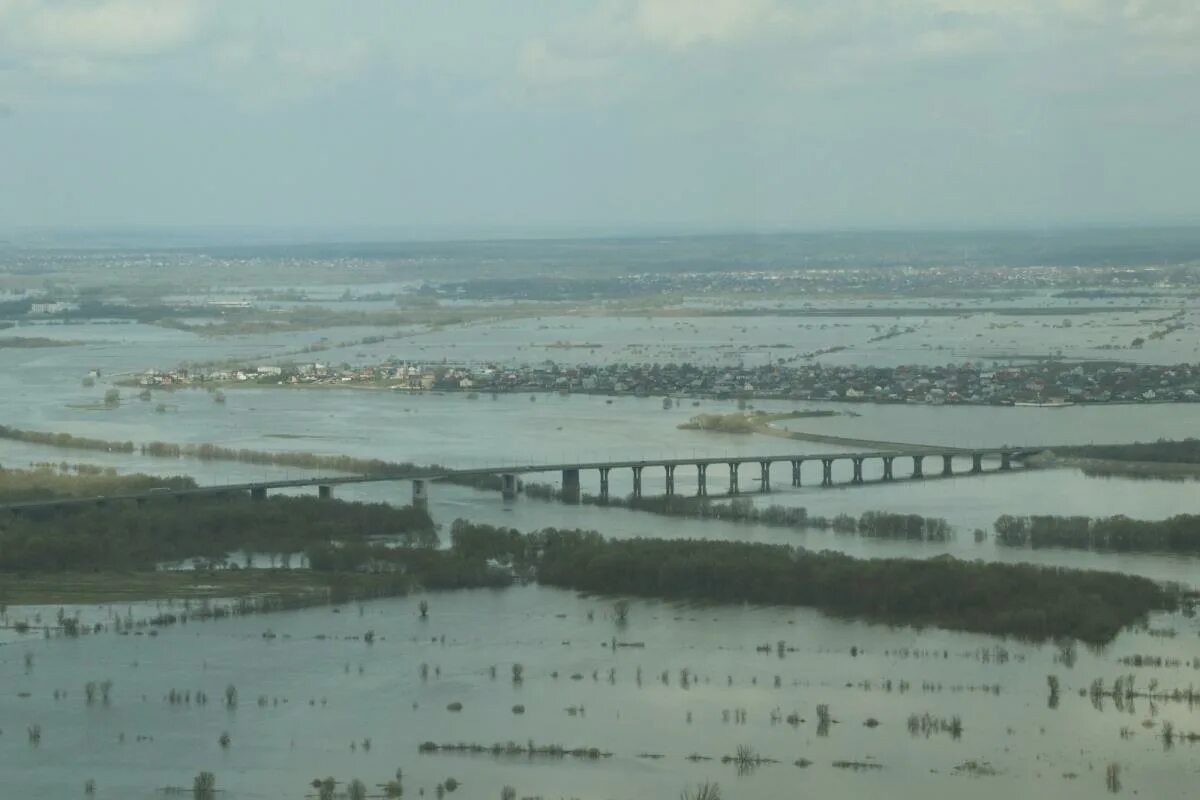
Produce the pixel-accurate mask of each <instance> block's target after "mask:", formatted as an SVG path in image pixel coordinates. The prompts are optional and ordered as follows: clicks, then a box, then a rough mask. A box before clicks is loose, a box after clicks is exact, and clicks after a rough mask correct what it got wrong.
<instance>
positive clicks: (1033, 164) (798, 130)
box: [0, 0, 1200, 233]
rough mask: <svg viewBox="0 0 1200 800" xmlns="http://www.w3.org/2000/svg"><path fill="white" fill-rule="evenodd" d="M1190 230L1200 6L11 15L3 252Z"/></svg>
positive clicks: (897, 1)
mask: <svg viewBox="0 0 1200 800" xmlns="http://www.w3.org/2000/svg"><path fill="white" fill-rule="evenodd" d="M1108 222H1113V223H1146V222H1151V223H1153V222H1200V2H1197V0H813V1H812V2H807V1H802V0H796V1H795V2H785V1H784V0H596V1H595V2H585V1H584V0H578V1H573V0H537V1H536V2H525V1H524V0H448V1H447V0H441V1H439V0H425V1H424V2H405V1H404V0H353V2H347V1H346V0H336V1H335V0H330V1H329V2H324V1H320V0H195V2H189V1H188V0H94V1H93V2H81V1H78V0H42V1H39V0H0V228H12V227H17V226H27V225H35V226H40V225H50V226H110V225H111V226H193V225H195V226H212V225H241V226H260V225H261V226H318V227H323V228H338V227H348V226H354V227H379V228H388V229H397V230H420V229H431V230H432V229H445V230H448V231H462V232H465V233H470V232H472V231H485V230H486V231H496V230H514V231H519V230H553V229H560V228H561V229H571V228H574V229H580V228H582V229H588V228H597V229H602V228H606V229H622V228H628V229H639V230H645V229H653V228H655V227H657V226H661V227H664V228H667V227H670V228H679V227H682V228H689V229H696V230H705V229H730V228H746V227H756V228H763V229H778V228H797V229H813V228H825V227H873V226H889V227H890V226H962V225H987V226H993V225H995V226H1007V225H1057V224H1074V223H1108Z"/></svg>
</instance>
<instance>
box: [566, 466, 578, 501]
mask: <svg viewBox="0 0 1200 800" xmlns="http://www.w3.org/2000/svg"><path fill="white" fill-rule="evenodd" d="M562 499H563V501H564V502H567V503H578V502H579V470H577V469H564V470H563V471H562Z"/></svg>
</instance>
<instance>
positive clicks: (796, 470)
mask: <svg viewBox="0 0 1200 800" xmlns="http://www.w3.org/2000/svg"><path fill="white" fill-rule="evenodd" d="M803 463H804V459H802V458H794V459H792V486H799V485H800V465H801V464H803Z"/></svg>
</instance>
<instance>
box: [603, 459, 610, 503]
mask: <svg viewBox="0 0 1200 800" xmlns="http://www.w3.org/2000/svg"><path fill="white" fill-rule="evenodd" d="M610 469H612V467H601V468H600V502H602V503H607V502H608V471H609V470H610Z"/></svg>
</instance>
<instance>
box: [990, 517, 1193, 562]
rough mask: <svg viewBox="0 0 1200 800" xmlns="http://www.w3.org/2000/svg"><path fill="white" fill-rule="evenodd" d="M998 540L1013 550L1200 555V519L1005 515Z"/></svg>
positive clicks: (996, 527)
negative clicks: (1036, 549)
mask: <svg viewBox="0 0 1200 800" xmlns="http://www.w3.org/2000/svg"><path fill="white" fill-rule="evenodd" d="M995 529H996V541H997V542H999V543H1000V544H1003V545H1008V546H1009V547H1033V548H1039V547H1066V548H1072V549H1077V550H1098V551H1112V552H1120V553H1141V552H1159V553H1189V554H1196V553H1200V516H1198V515H1195V514H1179V515H1177V516H1174V517H1170V518H1168V519H1162V520H1144V519H1130V518H1129V517H1124V516H1116V517H1082V516H1074V517H1060V516H1052V515H1033V516H1028V517H1015V516H1009V515H1005V516H1002V517H1000V518H998V519H997V520H996V524H995Z"/></svg>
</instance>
